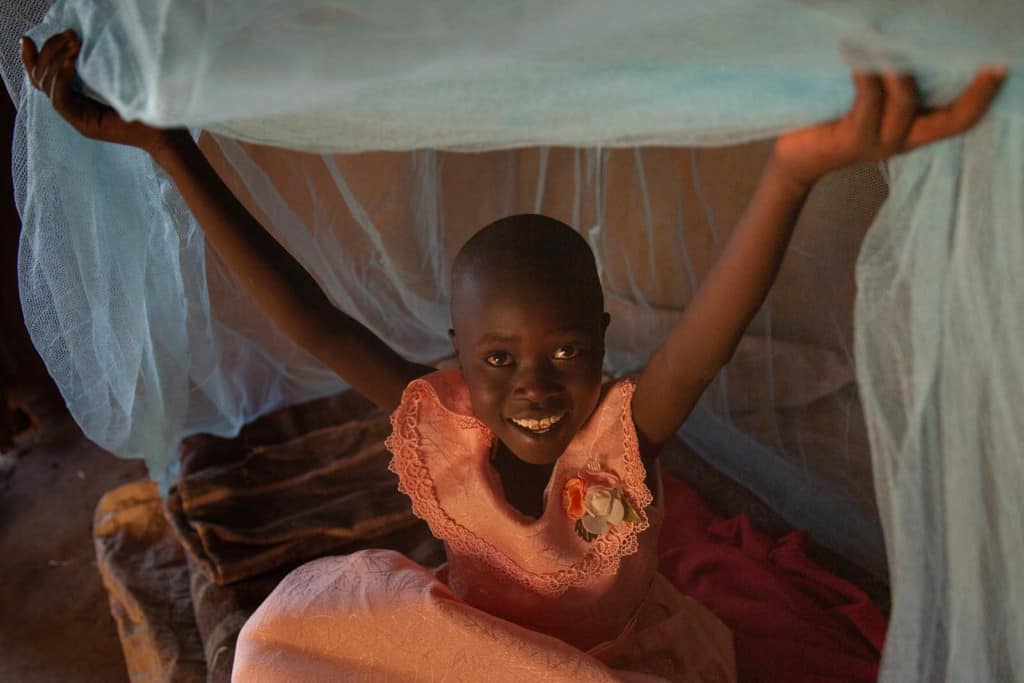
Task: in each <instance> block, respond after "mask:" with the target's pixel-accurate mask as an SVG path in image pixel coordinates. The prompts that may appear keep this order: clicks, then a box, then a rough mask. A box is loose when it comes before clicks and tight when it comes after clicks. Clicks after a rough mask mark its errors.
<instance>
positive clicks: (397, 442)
mask: <svg viewBox="0 0 1024 683" xmlns="http://www.w3.org/2000/svg"><path fill="white" fill-rule="evenodd" d="M633 390H634V384H633V381H632V380H630V379H625V380H621V381H619V382H617V383H616V384H614V385H613V386H612V387H611V388H609V389H608V390H607V391H606V392H605V395H604V398H603V399H602V401H601V403H600V404H599V405H598V407H597V408H596V409H595V411H594V414H593V415H591V417H590V419H589V420H588V421H587V423H586V424H585V425H584V426H583V428H582V429H581V430H580V432H579V433H578V434H577V435H576V436H575V437H574V438H573V440H572V442H571V443H570V444H569V447H568V448H567V449H566V451H565V453H563V454H562V456H560V457H559V459H558V461H557V462H556V463H555V467H554V469H553V471H552V473H551V478H550V480H549V483H548V491H547V496H546V501H545V506H544V512H543V514H542V515H541V517H540V519H536V520H534V519H532V518H530V517H527V516H525V515H523V514H522V513H520V512H519V511H518V510H516V509H515V508H514V507H513V506H512V505H511V504H510V503H509V502H508V501H507V500H505V497H504V494H503V492H502V489H501V484H500V481H498V479H497V477H496V475H495V473H494V471H493V469H492V468H491V466H490V465H489V463H488V460H489V457H490V453H491V448H492V446H493V444H494V440H495V436H494V433H493V432H492V431H491V430H490V429H489V428H488V427H487V426H486V425H485V424H484V423H483V422H481V421H480V420H479V419H478V418H476V417H475V416H474V414H473V411H472V407H471V403H470V400H469V390H468V387H467V386H466V384H465V382H464V381H463V379H462V373H461V372H460V371H458V370H442V371H439V372H435V373H432V374H430V375H427V376H426V377H423V378H420V379H418V380H415V381H413V382H411V383H410V384H409V386H408V387H407V388H406V390H405V392H404V394H403V396H402V402H401V405H400V406H399V407H398V408H397V409H396V410H395V412H394V413H393V414H392V416H391V423H392V427H393V432H392V434H391V436H390V437H389V438H388V440H387V442H386V445H387V447H388V449H389V450H390V451H391V453H392V456H393V457H392V460H391V463H390V464H389V466H388V467H389V469H390V470H391V471H393V472H395V473H396V474H397V475H398V477H399V482H400V483H399V490H400V491H401V492H402V493H405V494H406V495H407V496H409V498H410V499H411V501H412V509H413V513H414V514H415V515H416V516H417V517H420V518H421V519H423V520H425V521H426V522H427V524H428V525H429V526H430V530H431V532H432V533H433V534H434V535H435V536H436V537H437V538H440V539H442V540H443V541H445V543H446V544H447V546H448V548H449V551H454V552H455V553H458V554H461V555H464V556H468V557H471V558H474V559H476V560H480V561H483V562H486V563H487V564H488V565H490V566H492V567H493V568H494V569H496V570H498V571H500V572H501V573H503V574H505V575H506V576H508V577H510V578H512V579H513V580H515V581H517V582H518V583H520V584H522V585H525V586H527V587H528V588H530V589H532V590H534V591H535V592H538V593H542V594H545V595H558V594H560V593H562V592H564V591H565V590H566V589H567V588H568V587H570V586H574V585H582V584H585V583H588V582H589V581H590V580H592V579H593V578H594V577H595V576H606V575H610V574H614V573H616V572H617V571H618V568H619V565H620V562H621V559H622V558H623V557H625V556H628V555H631V554H633V553H635V552H637V549H638V543H637V535H638V534H639V533H641V532H643V531H644V530H646V529H647V528H648V527H649V521H648V517H647V506H648V505H650V504H651V502H652V496H651V493H650V491H649V490H648V488H647V486H646V484H645V483H644V479H645V476H646V472H645V470H644V466H643V463H642V461H641V459H640V453H639V448H638V444H637V438H636V430H635V428H634V426H633V418H632V413H631V411H630V399H631V398H632V395H633ZM592 459H593V460H596V461H597V462H598V463H599V464H600V465H601V467H602V469H605V470H607V471H612V472H615V473H616V474H618V475H619V477H620V478H621V488H622V490H623V493H624V494H625V495H626V496H628V497H629V499H630V501H631V502H632V504H633V507H634V508H635V509H636V510H637V512H638V514H639V517H640V519H639V521H637V522H635V523H621V524H618V525H615V526H613V527H611V528H610V529H608V530H607V531H606V532H605V533H603V534H601V535H600V536H598V537H597V538H596V539H594V540H593V541H591V542H587V541H585V540H584V539H582V538H580V537H579V535H577V533H576V531H575V528H574V522H573V521H572V520H571V519H570V518H569V517H568V515H567V514H566V512H565V510H564V508H563V505H562V489H563V487H564V486H565V483H566V481H567V480H568V479H569V478H570V477H573V476H575V475H576V474H577V473H578V472H579V471H580V470H582V469H583V468H584V467H585V465H586V463H587V461H588V460H592Z"/></svg>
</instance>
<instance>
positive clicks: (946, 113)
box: [904, 69, 1005, 151]
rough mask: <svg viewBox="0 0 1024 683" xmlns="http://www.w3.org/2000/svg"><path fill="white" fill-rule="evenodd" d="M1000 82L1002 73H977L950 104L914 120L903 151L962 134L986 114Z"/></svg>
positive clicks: (980, 71) (982, 70)
mask: <svg viewBox="0 0 1024 683" xmlns="http://www.w3.org/2000/svg"><path fill="white" fill-rule="evenodd" d="M1004 80H1005V72H1004V74H1003V75H999V74H998V73H997V72H994V71H992V70H986V69H981V70H979V71H978V73H977V74H976V75H975V76H974V80H973V81H971V84H970V85H968V86H967V89H966V90H964V91H963V93H961V94H960V97H958V98H956V100H954V101H953V102H952V103H951V104H949V105H947V106H945V107H943V108H941V109H936V110H935V111H932V112H929V113H928V114H925V115H923V116H919V117H917V119H916V120H915V121H914V125H913V127H912V128H911V130H910V134H909V135H908V136H907V141H906V144H905V146H904V151H910V150H912V149H916V148H918V147H922V146H924V145H928V144H931V143H933V142H935V141H936V140H941V139H943V138H947V137H950V136H952V135H958V134H960V133H963V132H964V131H966V130H967V129H968V128H970V127H971V126H973V125H974V124H975V123H977V122H978V121H979V120H980V119H981V117H983V116H984V115H985V112H986V111H988V107H989V105H990V104H992V100H994V99H995V98H996V94H997V93H998V92H999V88H1000V87H1001V86H1002V84H1003V81H1004Z"/></svg>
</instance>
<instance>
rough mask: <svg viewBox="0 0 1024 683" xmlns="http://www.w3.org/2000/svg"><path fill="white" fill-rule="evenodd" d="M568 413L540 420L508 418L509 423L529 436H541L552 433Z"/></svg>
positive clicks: (563, 412)
mask: <svg viewBox="0 0 1024 683" xmlns="http://www.w3.org/2000/svg"><path fill="white" fill-rule="evenodd" d="M566 412H567V411H562V412H560V413H555V414H554V415H548V416H546V417H542V418H539V419H533V418H515V417H511V418H508V421H509V422H511V423H512V424H514V425H515V426H516V427H518V428H519V429H521V430H523V431H524V432H527V433H528V434H531V435H536V436H539V435H541V434H547V433H548V432H550V431H552V430H553V429H554V428H555V426H556V425H558V424H559V423H560V422H561V421H562V420H563V419H564V418H565V416H566Z"/></svg>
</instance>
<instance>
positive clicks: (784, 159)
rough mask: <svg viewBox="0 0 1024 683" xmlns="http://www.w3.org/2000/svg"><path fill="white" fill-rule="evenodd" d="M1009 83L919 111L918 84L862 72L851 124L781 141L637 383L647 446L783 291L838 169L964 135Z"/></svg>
mask: <svg viewBox="0 0 1024 683" xmlns="http://www.w3.org/2000/svg"><path fill="white" fill-rule="evenodd" d="M1004 76H1005V71H1004V70H1000V69H994V68H993V69H983V70H980V71H979V72H978V74H977V76H976V77H975V79H974V80H973V81H972V82H971V84H970V85H969V86H968V87H967V89H966V90H965V91H964V92H963V93H962V94H961V95H960V97H959V98H958V99H957V100H956V101H954V102H953V103H952V104H950V105H949V106H947V107H944V108H942V109H937V110H934V111H919V109H918V107H919V101H918V95H917V90H916V87H915V84H914V80H913V78H911V77H910V76H907V75H904V74H899V73H893V72H889V71H887V72H885V73H882V74H880V75H874V74H868V73H860V72H855V73H854V74H853V81H854V85H855V86H856V91H857V94H856V99H855V100H854V103H853V107H852V108H851V109H850V111H849V113H847V114H846V116H844V117H843V118H841V119H838V120H836V121H831V122H828V123H824V124H821V125H817V126H812V127H810V128H805V129H801V130H798V131H795V132H793V133H789V134H786V135H783V136H781V137H779V138H778V140H777V141H776V143H775V148H774V152H773V154H772V156H771V159H770V161H769V163H768V165H767V167H766V169H765V171H764V173H763V175H762V177H761V182H760V185H759V186H758V188H757V191H756V192H755V194H754V198H753V199H752V200H751V203H750V205H749V206H748V207H747V210H746V212H745V213H744V214H743V216H742V218H741V219H740V222H739V224H738V225H737V226H736V228H735V230H734V232H733V234H732V236H731V237H730V239H729V242H728V243H727V244H726V246H725V249H724V251H723V252H722V254H721V256H719V258H718V260H717V261H716V263H715V265H714V267H713V268H712V270H711V273H710V274H709V275H708V277H707V279H706V280H705V281H704V283H703V284H702V285H701V287H700V289H699V290H698V291H697V294H696V295H695V296H694V298H693V301H691V302H690V305H689V306H688V307H687V309H686V311H685V312H684V313H683V316H682V318H681V319H680V320H679V322H678V323H676V325H675V327H674V328H673V329H672V331H671V333H670V334H669V337H668V339H667V340H666V341H665V343H664V344H662V346H661V348H659V349H658V351H657V352H655V354H654V355H653V356H652V357H651V361H650V363H649V364H648V366H647V367H646V368H645V369H644V372H643V373H642V374H641V376H640V378H639V380H638V382H637V388H636V392H635V393H634V395H633V419H634V422H635V424H636V427H637V430H638V431H639V432H640V434H641V435H642V436H643V437H644V438H645V439H646V440H647V441H648V442H650V443H652V444H661V443H664V442H665V441H667V440H668V438H669V437H670V436H672V434H673V433H675V431H676V430H677V429H678V428H679V427H680V426H681V425H682V424H683V421H684V420H685V419H686V417H687V416H688V415H689V414H690V411H691V410H693V407H694V406H695V405H696V403H697V400H698V399H699V398H700V395H701V394H702V393H703V392H704V390H705V389H706V388H707V386H708V384H710V383H711V381H712V380H713V379H714V377H715V375H716V374H718V371H719V370H720V369H721V368H722V366H723V365H725V364H726V363H727V362H728V361H729V359H730V358H731V357H732V354H733V353H734V352H735V350H736V346H737V345H738V344H739V341H740V338H741V336H742V335H743V332H744V331H745V330H746V328H747V326H748V325H749V324H750V321H751V320H752V319H753V318H754V315H755V314H756V313H757V311H758V309H759V308H760V307H761V304H762V302H763V301H764V299H765V297H767V295H768V291H769V289H771V286H772V283H773V282H774V281H775V276H776V274H777V273H778V270H779V266H780V264H781V263H782V258H783V256H784V255H785V252H786V247H787V245H788V244H789V238H790V235H791V234H792V232H793V227H794V226H795V225H796V220H797V217H798V216H799V215H800V210H801V208H802V207H803V204H804V201H805V200H806V198H807V195H808V193H809V192H810V189H811V187H812V186H813V185H814V183H815V182H816V181H817V180H818V179H819V178H821V177H822V176H823V175H825V174H826V173H828V172H829V171H832V170H835V169H837V168H841V167H843V166H846V165H849V164H854V163H861V162H867V161H881V160H884V159H887V158H889V157H890V156H893V155H895V154H900V153H903V152H908V151H910V150H912V149H915V148H917V147H921V146H923V145H927V144H930V143H932V142H935V141H936V140H940V139H942V138H946V137H950V136H952V135H958V134H960V133H962V132H964V131H965V130H967V129H968V128H970V127H971V126H973V125H974V124H975V123H976V122H977V121H978V120H979V119H981V117H982V116H983V115H984V114H985V112H986V111H987V109H988V106H989V104H990V103H991V102H992V100H993V99H994V98H995V95H996V93H997V92H998V90H999V87H1000V85H1001V83H1002V81H1003V78H1004Z"/></svg>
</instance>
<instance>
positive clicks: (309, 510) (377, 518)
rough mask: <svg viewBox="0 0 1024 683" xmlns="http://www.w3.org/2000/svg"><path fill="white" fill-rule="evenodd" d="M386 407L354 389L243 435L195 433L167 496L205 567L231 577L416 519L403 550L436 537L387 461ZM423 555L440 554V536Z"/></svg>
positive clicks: (290, 562)
mask: <svg viewBox="0 0 1024 683" xmlns="http://www.w3.org/2000/svg"><path fill="white" fill-rule="evenodd" d="M390 430H391V425H390V423H389V421H388V418H387V416H386V415H384V414H382V413H381V412H379V411H377V410H375V409H373V407H372V406H371V405H370V404H369V403H368V402H366V401H365V400H364V399H362V398H360V397H358V396H356V395H354V394H352V393H347V394H343V395H341V396H337V397H332V398H326V399H320V400H318V401H313V402H310V403H307V404H303V405H301V406H296V407H294V408H291V409H288V410H284V411H277V412H276V413H273V414H271V415H268V416H266V417H264V418H262V419H261V420H258V421H256V422H254V423H253V424H251V425H249V426H247V427H246V428H245V429H243V430H242V432H241V433H240V434H239V436H238V437H237V438H235V439H231V440H226V439H218V438H216V437H209V436H200V437H193V438H190V439H188V440H186V442H185V443H184V444H183V446H182V469H181V476H180V479H179V481H178V483H177V484H176V485H175V486H174V487H173V488H172V490H171V493H170V495H169V497H168V499H167V510H168V513H169V517H170V519H171V521H172V524H173V527H174V530H175V532H176V533H177V534H178V536H179V537H180V539H181V542H182V544H183V545H184V546H185V548H186V549H187V551H188V553H189V555H190V556H191V558H192V559H193V561H194V562H195V565H196V566H197V567H198V569H199V570H200V571H202V572H203V574H205V575H206V577H207V578H208V579H209V581H211V582H212V583H214V584H218V585H227V584H233V583H236V582H238V581H241V580H244V579H248V578H252V577H255V576H259V575H261V574H264V573H266V572H269V571H274V570H277V569H280V568H282V567H295V566H298V565H299V564H302V563H303V562H305V561H307V560H311V559H314V558H317V557H321V556H323V555H329V554H332V553H342V552H352V551H354V550H357V549H359V548H364V547H382V546H381V544H382V543H390V542H397V541H398V540H399V537H393V538H392V537H389V538H388V539H385V538H384V537H386V536H389V535H390V534H393V533H394V532H397V531H400V530H402V529H407V528H409V527H415V530H414V531H412V532H411V535H409V534H407V535H405V536H402V537H401V541H402V544H403V546H404V547H403V548H402V549H403V550H404V551H410V552H411V551H413V550H414V549H415V547H416V546H417V545H419V544H420V542H421V541H422V542H423V543H428V544H429V541H428V539H429V540H433V539H432V537H430V535H429V533H428V532H427V531H426V528H425V526H424V525H422V523H421V522H420V521H419V520H417V519H416V518H415V517H414V516H413V514H412V510H411V508H410V504H409V499H408V498H406V497H405V496H404V495H402V494H401V493H399V491H398V478H397V477H396V476H395V475H394V474H393V473H392V472H389V471H388V469H387V465H388V462H389V461H390V458H391V456H390V454H389V453H388V452H387V450H386V449H385V448H384V438H385V437H386V436H387V435H388V433H390ZM429 545H431V546H432V547H431V548H429V549H427V550H424V551H422V552H424V553H425V554H424V557H431V552H433V553H434V556H433V557H432V559H435V560H436V561H437V562H441V561H443V556H440V555H437V554H436V550H437V549H438V547H439V545H440V544H429Z"/></svg>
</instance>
